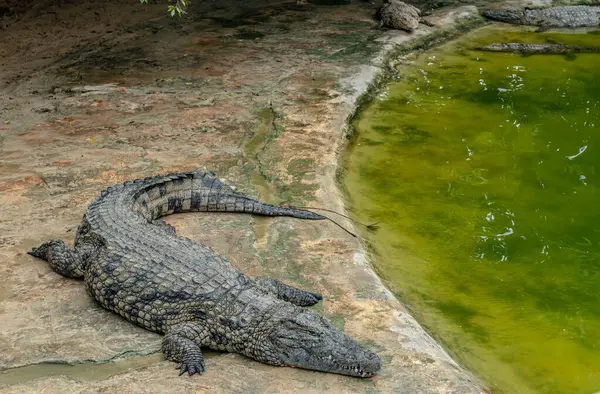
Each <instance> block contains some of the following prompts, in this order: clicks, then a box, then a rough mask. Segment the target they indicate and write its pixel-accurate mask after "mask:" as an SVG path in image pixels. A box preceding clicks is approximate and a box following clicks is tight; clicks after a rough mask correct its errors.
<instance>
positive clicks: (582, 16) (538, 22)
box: [482, 5, 600, 29]
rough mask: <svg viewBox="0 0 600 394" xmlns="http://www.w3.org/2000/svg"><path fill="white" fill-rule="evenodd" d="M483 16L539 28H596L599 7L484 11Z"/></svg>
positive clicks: (571, 6) (575, 6)
mask: <svg viewBox="0 0 600 394" xmlns="http://www.w3.org/2000/svg"><path fill="white" fill-rule="evenodd" d="M482 14H483V16H485V17H487V18H490V19H494V20H498V21H501V22H507V23H513V24H517V25H531V26H538V27H540V28H544V29H546V28H551V27H596V26H598V24H599V19H600V18H599V17H600V6H586V5H568V6H560V7H548V8H524V9H515V8H507V9H502V10H486V11H483V12H482Z"/></svg>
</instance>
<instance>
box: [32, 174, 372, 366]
mask: <svg viewBox="0 0 600 394" xmlns="http://www.w3.org/2000/svg"><path fill="white" fill-rule="evenodd" d="M189 211H211V212H216V211H219V212H247V213H253V214H257V215H267V216H292V217H296V218H302V219H314V220H319V219H324V217H323V216H321V215H317V214H315V213H312V212H309V211H304V210H299V209H295V208H285V207H277V206H273V205H269V204H263V203H260V202H258V201H255V200H253V199H250V198H248V197H246V196H244V195H242V194H240V193H236V192H235V191H234V190H233V188H231V187H229V186H227V185H225V184H223V183H222V182H221V181H219V180H218V179H217V178H216V177H215V174H214V173H212V172H207V171H205V170H203V169H199V170H196V171H195V172H190V173H183V174H173V175H167V176H158V177H154V178H146V179H142V180H137V181H131V182H125V183H124V184H122V185H118V186H114V187H109V188H108V189H106V190H105V191H103V192H102V193H101V195H100V196H99V197H98V198H96V200H95V201H94V202H92V203H91V204H90V206H89V207H88V209H87V212H86V214H85V215H84V217H83V221H82V223H81V225H80V226H79V229H78V231H77V234H76V236H75V247H74V248H73V249H71V248H69V247H68V246H67V245H66V244H65V243H64V242H63V241H59V240H55V241H49V242H46V243H44V244H42V245H41V246H39V247H38V248H34V249H33V250H32V251H31V252H29V254H31V255H33V256H35V257H39V258H41V259H44V260H46V261H48V263H49V264H50V266H51V267H52V268H53V269H54V270H55V271H57V272H58V273H60V274H62V275H64V276H67V277H70V278H84V280H85V285H86V288H87V290H88V292H89V294H90V295H91V296H92V297H94V298H95V299H96V300H97V301H98V302H99V303H100V304H101V305H102V306H103V307H105V308H106V309H109V310H111V311H113V312H115V313H118V314H119V315H121V316H123V317H124V318H125V319H127V320H129V321H130V322H132V323H135V324H137V325H139V326H142V327H144V328H146V329H148V330H151V331H154V332H157V333H161V334H165V336H164V339H163V345H162V350H163V352H164V354H165V356H166V358H167V359H168V360H171V361H175V362H176V363H177V364H178V368H180V371H181V373H182V374H183V373H185V372H188V373H189V374H190V375H192V374H194V373H202V372H203V371H204V359H203V357H202V352H201V350H200V348H201V347H202V346H205V347H209V348H212V349H215V350H221V351H229V352H235V353H240V354H244V355H246V356H248V357H251V358H253V359H255V360H258V361H261V362H264V363H267V364H272V365H277V366H296V367H301V368H306V369H313V370H319V371H325V372H333V373H340V374H345V375H351V376H360V377H368V376H373V375H374V374H375V373H376V372H377V371H378V370H379V368H380V361H379V357H378V356H377V355H376V354H374V353H372V352H370V351H368V350H366V349H364V348H363V347H361V346H360V345H359V344H357V343H356V342H355V341H354V340H352V339H351V338H350V337H348V336H346V335H345V334H343V333H342V332H340V331H338V330H337V329H336V328H335V327H334V326H333V325H332V324H331V323H330V322H329V321H327V320H326V319H325V318H323V317H321V316H319V315H317V314H316V313H314V312H312V311H310V310H306V309H303V308H301V306H309V305H313V304H315V303H317V302H318V301H319V300H320V299H321V296H320V295H319V294H316V293H312V292H308V291H303V290H299V289H296V288H294V287H292V286H289V285H286V284H284V283H282V282H280V281H278V280H276V279H269V278H262V277H259V278H251V277H248V276H246V275H244V274H243V273H241V272H239V271H237V270H236V269H235V268H234V267H233V266H232V265H231V263H230V262H229V261H227V260H226V259H224V258H222V257H220V256H218V255H217V254H216V253H215V252H213V251H212V250H211V249H210V248H208V247H207V246H205V245H202V244H200V243H197V242H195V241H192V240H190V239H187V238H183V237H178V236H177V235H176V234H175V229H174V228H173V227H172V226H169V225H168V224H166V223H164V222H162V221H160V220H158V219H159V218H160V217H162V216H166V215H169V214H172V213H177V212H189Z"/></svg>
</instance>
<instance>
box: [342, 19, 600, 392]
mask: <svg viewBox="0 0 600 394" xmlns="http://www.w3.org/2000/svg"><path fill="white" fill-rule="evenodd" d="M503 41H504V42H507V41H508V42H515V41H517V42H518V41H522V42H544V41H559V42H563V43H566V44H579V45H598V43H599V41H600V36H599V35H595V34H583V35H561V34H557V33H531V32H529V33H528V32H524V31H517V30H513V31H501V30H499V28H497V27H491V28H486V29H483V30H481V31H479V32H475V33H473V34H471V35H469V36H467V37H466V38H465V39H464V40H462V41H461V42H459V43H452V44H449V45H447V46H445V47H443V48H440V49H438V50H436V51H435V53H430V54H426V55H423V56H421V57H420V58H418V59H417V60H416V61H415V62H414V65H413V66H410V67H406V68H403V69H402V70H401V80H400V81H399V82H396V83H394V84H393V85H392V86H390V87H389V89H388V90H387V91H386V92H384V93H382V94H381V95H380V97H378V99H377V100H376V101H375V102H374V103H373V104H372V105H371V106H370V107H369V108H367V109H366V110H365V112H364V113H363V116H362V117H361V119H360V120H359V121H358V123H357V128H358V131H359V133H358V135H357V137H356V139H355V141H354V142H353V146H352V149H351V150H350V152H349V154H348V155H347V158H346V167H347V174H346V176H345V178H344V186H345V187H346V190H347V195H348V198H349V200H350V204H351V209H352V210H353V212H354V213H355V214H356V215H357V216H358V217H359V219H361V220H363V221H376V222H380V223H381V225H382V228H381V230H379V232H377V233H375V234H364V236H365V237H368V241H369V242H370V243H372V245H373V249H374V250H375V252H376V253H377V254H378V257H377V258H376V259H375V260H376V261H374V263H375V264H376V265H377V268H378V271H379V272H380V273H381V274H382V276H383V278H384V279H385V280H386V281H387V282H388V284H389V285H390V287H391V288H392V289H393V290H394V291H395V292H396V294H398V295H399V296H400V297H401V298H402V299H403V300H404V301H405V302H406V303H407V304H408V305H409V306H410V307H411V308H412V309H413V313H414V314H415V316H416V317H417V318H418V319H419V320H420V321H421V322H422V323H423V324H424V325H425V326H426V327H428V328H429V329H430V330H431V331H432V332H433V333H434V335H435V336H436V337H438V338H440V339H441V340H442V341H443V342H445V343H446V344H447V346H448V348H449V349H450V350H451V352H453V353H454V354H455V355H456V356H457V357H458V358H459V359H460V360H461V361H462V362H463V363H464V364H465V365H466V366H467V367H469V368H472V369H473V370H474V371H475V372H476V373H478V374H480V375H481V376H483V377H484V378H485V379H486V380H487V381H488V382H489V384H490V385H491V386H493V387H494V388H495V389H496V390H497V391H499V392H506V393H528V392H540V393H542V392H543V393H593V392H597V391H600V224H599V223H600V203H599V201H600V178H599V177H600V174H598V173H596V169H599V170H600V127H599V126H600V122H599V116H600V67H598V66H599V65H600V56H599V55H597V54H585V55H578V56H577V57H576V58H575V59H572V58H567V57H565V56H560V55H548V56H529V57H523V56H520V55H513V54H505V53H483V52H476V51H472V50H471V49H470V48H472V47H473V46H475V45H485V44H488V43H490V42H503Z"/></svg>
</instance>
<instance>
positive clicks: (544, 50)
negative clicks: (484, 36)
mask: <svg viewBox="0 0 600 394" xmlns="http://www.w3.org/2000/svg"><path fill="white" fill-rule="evenodd" d="M475 49H477V50H479V51H488V52H511V53H521V54H527V55H538V54H539V55H543V54H547V55H554V54H571V53H600V46H594V45H565V44H522V43H517V42H507V43H500V44H497V43H494V44H489V45H484V46H477V47H475Z"/></svg>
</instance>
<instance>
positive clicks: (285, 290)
mask: <svg viewBox="0 0 600 394" xmlns="http://www.w3.org/2000/svg"><path fill="white" fill-rule="evenodd" d="M253 283H254V286H256V288H258V289H259V290H262V291H264V292H266V293H269V294H272V295H274V296H275V297H277V298H279V299H280V300H284V301H287V302H291V303H292V304H294V305H298V306H311V305H314V304H316V303H317V302H319V301H320V300H322V299H323V297H322V296H321V295H320V294H317V293H312V292H310V291H305V290H300V289H297V288H295V287H293V286H290V285H286V284H285V283H283V282H281V281H279V280H277V279H271V278H254V279H253Z"/></svg>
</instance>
